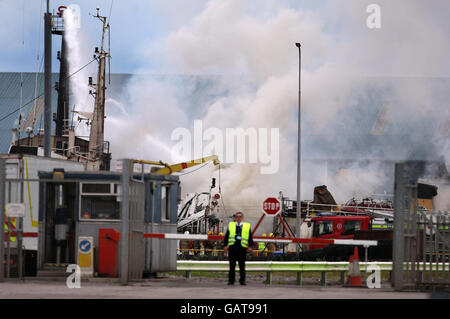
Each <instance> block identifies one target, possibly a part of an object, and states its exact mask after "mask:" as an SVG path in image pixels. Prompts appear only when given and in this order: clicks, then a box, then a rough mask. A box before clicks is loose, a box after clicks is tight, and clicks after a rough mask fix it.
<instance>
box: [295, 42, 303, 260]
mask: <svg viewBox="0 0 450 319" xmlns="http://www.w3.org/2000/svg"><path fill="white" fill-rule="evenodd" d="M295 46H296V47H297V48H298V129H297V130H298V137H297V140H298V141H297V142H298V145H297V211H296V220H295V237H297V238H298V237H300V225H301V220H300V218H301V201H300V193H301V192H300V190H301V159H302V157H301V127H302V126H301V124H302V121H301V69H302V68H301V65H302V50H301V45H300V43H298V42H297V43H295ZM296 254H297V258H298V257H299V255H300V245H299V244H297V249H296Z"/></svg>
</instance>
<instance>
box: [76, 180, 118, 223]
mask: <svg viewBox="0 0 450 319" xmlns="http://www.w3.org/2000/svg"><path fill="white" fill-rule="evenodd" d="M80 198H81V205H80V206H81V207H80V220H119V219H120V194H119V187H116V184H107V183H103V184H102V183H82V184H81V193H80Z"/></svg>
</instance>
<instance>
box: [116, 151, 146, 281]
mask: <svg viewBox="0 0 450 319" xmlns="http://www.w3.org/2000/svg"><path fill="white" fill-rule="evenodd" d="M122 167H123V170H122V172H123V173H122V209H121V211H122V235H121V237H122V238H121V257H120V258H121V275H120V278H121V283H122V284H127V283H128V281H129V280H142V277H143V272H144V209H145V184H144V178H143V176H142V179H141V180H139V179H135V178H134V176H133V160H129V159H125V160H123V166H122Z"/></svg>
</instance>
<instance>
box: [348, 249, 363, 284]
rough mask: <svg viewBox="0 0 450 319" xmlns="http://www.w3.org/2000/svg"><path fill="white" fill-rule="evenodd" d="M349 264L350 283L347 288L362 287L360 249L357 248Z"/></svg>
mask: <svg viewBox="0 0 450 319" xmlns="http://www.w3.org/2000/svg"><path fill="white" fill-rule="evenodd" d="M348 262H349V263H348V281H347V285H346V287H362V280H361V271H360V269H359V256H358V247H356V246H355V250H354V253H353V256H350V259H349V261H348Z"/></svg>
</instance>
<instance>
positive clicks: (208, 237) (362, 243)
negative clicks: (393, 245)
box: [144, 233, 378, 247]
mask: <svg viewBox="0 0 450 319" xmlns="http://www.w3.org/2000/svg"><path fill="white" fill-rule="evenodd" d="M144 238H159V239H177V240H223V239H224V236H218V235H199V234H192V235H191V234H177V233H168V234H157V233H154V234H151V233H146V234H144ZM253 241H255V242H264V243H285V244H290V243H297V244H328V245H355V246H365V247H369V246H377V245H378V242H377V241H376V240H354V239H317V238H294V237H292V238H285V237H269V238H268V237H253Z"/></svg>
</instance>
